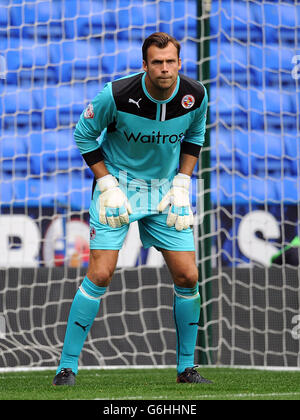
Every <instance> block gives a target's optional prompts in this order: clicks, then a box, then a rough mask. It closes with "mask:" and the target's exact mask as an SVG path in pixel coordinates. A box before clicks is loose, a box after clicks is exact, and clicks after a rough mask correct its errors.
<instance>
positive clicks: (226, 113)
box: [210, 85, 248, 129]
mask: <svg viewBox="0 0 300 420" xmlns="http://www.w3.org/2000/svg"><path fill="white" fill-rule="evenodd" d="M239 90H240V89H238V88H234V87H232V88H230V87H225V86H221V87H220V88H218V89H217V88H216V87H215V86H213V85H212V86H211V89H210V101H211V106H210V112H211V114H210V115H211V121H212V122H214V121H219V120H221V122H222V123H223V124H225V125H226V126H229V127H240V128H244V129H247V128H248V113H247V109H243V107H242V105H241V103H240V98H239Z"/></svg>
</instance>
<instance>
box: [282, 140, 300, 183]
mask: <svg viewBox="0 0 300 420" xmlns="http://www.w3.org/2000/svg"><path fill="white" fill-rule="evenodd" d="M284 145H285V171H286V172H287V173H291V175H292V176H294V177H297V176H298V177H299V176H300V139H299V135H298V136H297V133H296V132H294V133H293V132H290V133H289V135H288V136H285V137H284Z"/></svg>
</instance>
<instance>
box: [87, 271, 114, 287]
mask: <svg viewBox="0 0 300 420" xmlns="http://www.w3.org/2000/svg"><path fill="white" fill-rule="evenodd" d="M112 276H113V271H111V270H109V268H107V267H101V268H99V269H89V271H88V272H87V277H88V278H89V279H90V280H91V281H92V282H93V283H95V284H96V286H99V287H107V286H108V285H109V283H110V282H111V279H112Z"/></svg>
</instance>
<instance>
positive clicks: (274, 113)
mask: <svg viewBox="0 0 300 420" xmlns="http://www.w3.org/2000/svg"><path fill="white" fill-rule="evenodd" d="M238 95H239V102H240V104H241V106H242V107H243V108H244V109H246V110H248V111H249V115H250V118H251V127H252V129H254V130H263V129H264V126H265V124H266V128H267V129H268V130H269V131H276V129H280V127H281V126H284V127H286V128H287V129H292V128H293V127H295V125H296V113H295V114H294V115H293V105H292V104H293V97H294V94H293V93H292V92H291V93H289V92H283V91H279V92H278V90H275V89H274V90H273V89H263V90H259V89H245V90H239V91H238Z"/></svg>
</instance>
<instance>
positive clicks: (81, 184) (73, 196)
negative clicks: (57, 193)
mask: <svg viewBox="0 0 300 420" xmlns="http://www.w3.org/2000/svg"><path fill="white" fill-rule="evenodd" d="M56 179H57V182H58V183H59V184H60V185H61V186H62V188H63V189H64V191H65V199H66V201H67V203H68V205H69V206H70V208H71V210H75V211H79V210H87V209H88V208H89V205H90V201H91V195H92V184H93V181H92V179H91V178H86V177H84V173H83V172H82V171H77V170H74V171H71V172H69V173H61V174H58V175H57V176H56Z"/></svg>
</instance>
